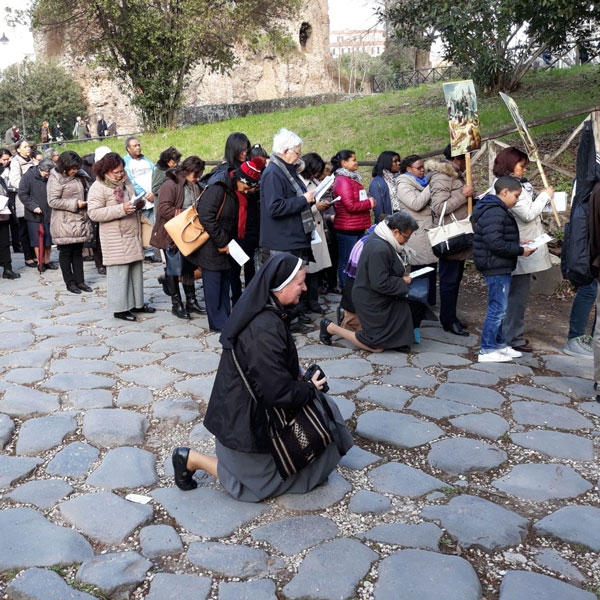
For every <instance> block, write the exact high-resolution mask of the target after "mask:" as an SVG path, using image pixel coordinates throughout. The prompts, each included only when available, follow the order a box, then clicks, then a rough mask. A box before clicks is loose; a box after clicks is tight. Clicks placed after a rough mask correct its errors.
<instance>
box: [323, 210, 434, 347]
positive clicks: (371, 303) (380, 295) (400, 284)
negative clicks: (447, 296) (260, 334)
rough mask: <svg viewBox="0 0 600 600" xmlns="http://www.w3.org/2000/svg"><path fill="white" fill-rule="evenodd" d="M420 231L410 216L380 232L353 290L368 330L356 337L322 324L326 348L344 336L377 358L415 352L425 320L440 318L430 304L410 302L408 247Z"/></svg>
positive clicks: (398, 216)
mask: <svg viewBox="0 0 600 600" xmlns="http://www.w3.org/2000/svg"><path fill="white" fill-rule="evenodd" d="M418 227H419V226H418V225H417V222H416V221H415V219H414V217H413V216H412V215H410V214H408V213H407V212H404V211H399V212H396V213H394V214H393V215H391V216H389V217H388V218H387V219H386V220H385V221H381V222H380V223H379V224H378V225H377V226H376V227H375V230H374V231H373V233H372V234H371V235H370V236H369V238H368V239H367V241H366V242H365V245H364V248H363V251H362V254H361V255H360V260H359V261H358V270H357V272H356V280H355V282H354V287H353V289H352V300H353V302H354V305H355V307H356V313H357V315H358V318H359V320H360V323H361V326H362V329H361V330H360V331H358V332H356V333H354V332H352V331H348V330H346V329H342V328H341V327H339V326H338V325H335V324H334V323H332V322H331V321H330V320H329V319H322V320H321V333H320V336H319V337H320V340H321V342H323V343H324V344H328V345H330V344H331V337H332V335H338V336H339V337H342V338H344V339H346V340H348V341H350V342H352V343H353V344H355V345H356V346H358V347H359V348H362V349H363V350H369V351H371V352H381V351H382V350H385V349H393V350H398V351H401V352H408V351H409V350H410V344H411V343H413V342H414V333H413V331H414V329H415V328H417V327H419V326H420V324H421V320H422V319H424V318H425V317H427V318H433V319H435V318H436V317H435V315H434V314H433V313H432V312H431V310H429V308H428V306H427V305H426V304H422V303H420V302H415V301H413V300H409V299H408V298H407V294H408V292H409V286H410V284H411V281H412V280H411V278H410V276H409V275H408V274H407V273H406V267H407V265H408V263H409V261H408V255H407V251H406V249H405V248H404V244H405V243H406V242H407V241H408V240H409V238H410V236H411V235H412V233H413V231H416V230H417V229H418Z"/></svg>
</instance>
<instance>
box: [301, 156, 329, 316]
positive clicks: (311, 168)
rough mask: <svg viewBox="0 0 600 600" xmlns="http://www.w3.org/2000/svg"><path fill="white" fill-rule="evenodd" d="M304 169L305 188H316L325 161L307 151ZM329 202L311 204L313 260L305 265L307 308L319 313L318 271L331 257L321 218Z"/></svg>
mask: <svg viewBox="0 0 600 600" xmlns="http://www.w3.org/2000/svg"><path fill="white" fill-rule="evenodd" d="M302 162H303V163H304V169H303V170H302V171H300V177H301V178H302V181H303V182H304V185H305V186H306V189H307V190H309V191H310V190H316V189H317V187H318V183H319V181H320V180H321V179H323V173H324V172H325V161H324V160H323V159H322V158H321V157H320V156H319V155H318V154H316V153H315V152H309V153H308V154H304V155H303V156H302ZM330 206H331V203H330V202H328V201H327V200H324V199H323V198H320V199H319V200H317V202H315V203H314V204H313V205H312V208H311V210H312V214H313V218H314V220H315V231H314V232H313V239H312V242H311V247H312V251H313V257H314V259H315V260H314V261H310V262H309V263H308V266H307V267H306V288H307V292H306V296H307V308H308V310H309V311H310V312H314V313H317V314H321V313H322V312H324V311H323V307H322V306H321V305H320V304H319V273H320V272H321V271H322V270H323V269H328V268H329V267H331V257H330V256H329V250H328V248H327V238H326V237H325V224H324V220H323V211H325V210H327V209H328V208H329V207H330Z"/></svg>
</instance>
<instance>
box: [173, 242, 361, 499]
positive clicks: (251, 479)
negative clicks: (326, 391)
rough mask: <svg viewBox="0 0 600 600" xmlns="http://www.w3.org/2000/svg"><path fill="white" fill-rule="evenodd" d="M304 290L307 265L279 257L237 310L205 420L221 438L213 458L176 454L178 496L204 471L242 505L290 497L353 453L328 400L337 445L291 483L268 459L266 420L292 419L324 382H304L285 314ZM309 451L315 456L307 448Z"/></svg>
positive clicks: (272, 259)
mask: <svg viewBox="0 0 600 600" xmlns="http://www.w3.org/2000/svg"><path fill="white" fill-rule="evenodd" d="M304 290H306V286H305V285H304V269H303V268H302V259H300V258H298V257H296V256H292V255H291V254H287V253H280V254H275V255H272V256H270V257H269V258H268V260H267V261H266V262H265V263H264V265H263V266H262V268H261V269H260V270H259V271H258V272H257V273H256V276H255V277H254V279H253V280H252V282H251V283H250V284H249V285H248V287H247V288H246V291H245V292H244V294H243V295H242V297H241V298H240V300H239V302H238V303H237V304H236V305H235V307H234V309H233V312H232V313H231V318H230V319H229V321H228V322H227V325H226V326H225V329H224V330H223V334H222V335H221V344H222V345H223V352H222V354H221V360H220V362H219V368H218V370H217V375H216V378H215V383H214V387H213V390H212V394H211V397H210V401H209V403H208V409H207V411H206V417H205V419H204V425H205V426H206V428H207V429H208V430H209V431H210V432H211V433H213V434H214V435H215V437H216V442H215V449H216V456H208V455H206V454H201V453H200V452H196V451H194V450H190V449H189V448H175V449H174V451H173V456H172V460H173V469H174V473H175V483H176V484H177V486H178V487H179V488H180V489H182V490H192V489H194V488H196V487H197V485H198V484H197V482H196V481H195V480H194V478H193V475H194V472H195V471H196V470H197V469H202V470H203V471H206V472H207V473H209V474H210V475H213V476H214V477H217V478H218V479H219V482H220V483H221V485H222V486H223V487H224V488H225V490H226V491H227V492H228V493H229V494H230V495H231V496H233V497H234V498H235V499H236V500H241V501H244V502H260V501H261V500H263V499H265V498H271V497H274V496H279V495H281V494H283V493H286V492H287V493H295V494H303V493H305V492H309V491H310V490H312V489H314V488H315V487H316V486H318V485H320V484H321V483H323V482H324V481H326V480H327V478H328V477H329V474H330V473H331V472H332V471H333V470H334V469H335V467H336V465H337V464H338V462H339V461H340V458H341V457H342V455H343V454H345V453H346V452H347V451H348V450H349V449H350V448H351V447H352V443H353V441H352V436H351V435H350V433H349V431H348V429H347V427H346V425H345V423H344V420H343V418H342V416H341V414H340V412H339V409H338V408H337V406H336V405H335V403H334V402H333V401H332V400H331V399H329V398H327V397H323V403H324V402H327V407H326V408H325V405H324V404H323V406H322V409H323V410H322V417H323V418H324V420H325V422H326V427H327V429H328V430H329V432H330V434H331V436H332V437H333V439H334V440H336V441H335V442H331V443H329V444H327V445H326V446H325V448H324V449H323V450H322V452H320V453H318V454H317V453H316V452H315V456H314V460H313V461H312V462H310V463H309V464H307V465H306V466H305V467H303V468H301V469H300V470H298V471H297V472H296V473H293V474H291V475H289V476H286V477H284V476H283V475H282V474H281V473H280V471H279V470H278V468H277V466H276V463H275V461H274V459H273V455H272V454H271V451H272V450H271V448H272V446H271V443H270V439H269V420H272V419H274V418H275V417H274V416H273V415H274V412H273V411H274V409H284V410H286V412H289V413H291V414H294V413H295V412H296V411H298V410H299V409H300V407H302V406H304V405H307V404H309V403H311V402H314V399H315V397H316V395H317V391H319V390H321V389H322V388H323V386H324V385H325V383H326V381H327V379H326V378H325V377H323V376H322V372H317V373H316V374H315V375H314V376H313V377H312V378H311V379H310V380H304V379H303V378H302V377H301V375H302V372H301V370H300V365H299V363H298V352H297V350H296V346H295V345H294V338H293V337H292V335H291V333H290V330H289V324H288V321H287V319H288V314H289V312H290V311H289V308H288V307H290V306H292V305H295V304H297V303H298V301H299V299H300V294H301V293H302V291H304ZM314 406H315V407H317V404H316V402H315V404H314ZM317 410H319V408H317ZM319 412H321V411H320V410H319ZM306 449H307V450H310V449H311V445H310V443H309V444H308V446H307V448H306Z"/></svg>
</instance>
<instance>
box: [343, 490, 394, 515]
mask: <svg viewBox="0 0 600 600" xmlns="http://www.w3.org/2000/svg"><path fill="white" fill-rule="evenodd" d="M391 507H392V501H391V500H390V499H389V498H386V497H385V496H382V495H381V494H376V493H375V492H371V491H370V490H358V491H357V492H356V494H354V495H353V496H352V498H350V502H349V503H348V510H349V511H350V512H351V513H355V514H358V515H364V514H369V513H373V514H380V513H384V512H387V511H388V510H390V508H391Z"/></svg>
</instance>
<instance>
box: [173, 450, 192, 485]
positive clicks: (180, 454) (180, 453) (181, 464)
mask: <svg viewBox="0 0 600 600" xmlns="http://www.w3.org/2000/svg"><path fill="white" fill-rule="evenodd" d="M189 454H190V449H189V448H175V449H174V450H173V455H172V457H171V460H172V461H173V473H174V476H175V485H176V486H177V487H178V488H179V489H180V490H184V491H186V492H187V491H189V490H195V489H196V488H197V487H198V483H197V482H196V481H194V473H195V472H196V471H188V468H187V461H188V456H189Z"/></svg>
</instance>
